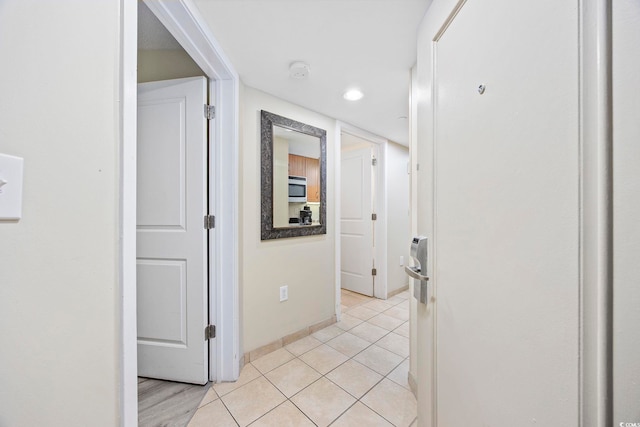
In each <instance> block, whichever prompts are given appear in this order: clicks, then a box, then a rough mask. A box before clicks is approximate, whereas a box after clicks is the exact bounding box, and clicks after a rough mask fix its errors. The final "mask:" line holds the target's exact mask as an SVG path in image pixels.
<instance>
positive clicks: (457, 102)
mask: <svg viewBox="0 0 640 427" xmlns="http://www.w3.org/2000/svg"><path fill="white" fill-rule="evenodd" d="M543 22H544V23H545V24H544V25H542V24H541V23H543ZM577 35H578V27H577V16H576V11H575V8H574V7H573V6H572V5H569V4H566V2H564V3H563V2H555V1H551V0H543V1H538V2H525V3H522V2H510V1H507V0H490V1H485V2H467V3H465V4H464V6H462V9H461V10H460V12H459V13H458V14H457V15H456V16H455V18H453V22H452V23H451V24H450V26H449V27H448V28H447V29H446V31H445V32H444V35H443V36H442V38H441V39H440V40H439V41H438V42H437V45H436V56H435V66H436V86H435V87H436V98H435V108H436V133H435V144H436V147H435V150H434V152H435V160H434V161H435V174H434V178H435V203H434V206H435V211H434V218H435V219H434V225H435V233H434V253H435V258H434V272H435V277H434V283H435V295H436V301H437V302H436V304H437V309H436V325H437V326H436V328H437V329H436V361H437V362H436V383H437V389H436V396H437V397H436V399H437V401H436V405H437V421H438V423H437V425H438V426H443V427H447V426H464V425H475V426H489V425H490V426H496V427H498V426H511V425H534V424H535V425H548V426H551V425H553V426H556V425H557V426H560V425H562V426H576V425H577V415H576V414H578V384H579V382H578V368H579V361H578V354H579V341H578V337H579V335H578V324H579V276H578V271H579V257H578V254H579V251H578V249H579V247H578V242H579V236H578V230H579V209H578V206H579V205H578V201H579V199H578V196H579V181H578V177H579V170H578V159H579V152H578V146H579V144H578V142H579V140H578V96H577V89H578V79H577V77H578V58H577V56H576V55H575V52H577V49H576V46H578V40H577ZM481 84H483V85H485V86H486V89H485V91H484V93H482V94H481V93H479V91H478V90H477V89H478V87H479V85H481Z"/></svg>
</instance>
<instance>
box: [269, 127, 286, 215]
mask: <svg viewBox="0 0 640 427" xmlns="http://www.w3.org/2000/svg"><path fill="white" fill-rule="evenodd" d="M273 226H274V227H288V226H289V142H288V141H287V140H286V139H282V138H278V137H274V138H273Z"/></svg>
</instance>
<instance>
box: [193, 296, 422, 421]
mask: <svg viewBox="0 0 640 427" xmlns="http://www.w3.org/2000/svg"><path fill="white" fill-rule="evenodd" d="M408 298H409V294H408V292H406V291H405V292H402V293H401V294H398V295H396V296H394V297H392V298H389V299H388V300H377V299H374V298H369V297H366V296H363V295H359V294H356V293H353V292H349V291H345V290H343V291H342V319H341V321H340V322H338V323H336V324H335V325H331V326H329V327H327V328H324V329H322V330H320V331H318V332H316V333H314V334H312V335H310V336H308V337H305V338H302V339H300V340H298V341H295V342H293V343H291V344H289V345H287V346H286V347H284V348H281V349H278V350H276V351H274V352H272V353H269V354H267V355H265V356H262V357H261V358H259V359H257V360H255V361H253V362H251V363H248V364H246V365H245V366H244V368H243V370H242V372H241V374H240V378H239V379H238V381H237V382H235V383H222V384H215V385H214V386H213V387H212V388H211V389H210V390H209V391H208V392H207V395H206V396H205V397H204V399H203V400H202V402H201V403H200V406H199V407H198V410H197V411H196V413H195V415H194V416H193V418H192V419H191V422H190V423H189V427H203V426H206V427H226V426H234V427H237V426H242V427H244V426H248V425H250V426H277V427H285V426H292V427H298V426H320V427H323V426H328V425H331V426H340V427H360V426H367V427H370V426H396V427H409V426H416V425H417V421H416V400H415V398H414V396H413V394H412V393H411V391H410V389H409V384H408V382H407V374H408V369H409V358H408V356H409V338H408V337H409V324H408V319H409V301H408Z"/></svg>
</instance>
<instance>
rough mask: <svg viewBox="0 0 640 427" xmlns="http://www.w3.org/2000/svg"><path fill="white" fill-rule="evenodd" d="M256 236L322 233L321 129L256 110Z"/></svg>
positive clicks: (323, 136)
mask: <svg viewBox="0 0 640 427" xmlns="http://www.w3.org/2000/svg"><path fill="white" fill-rule="evenodd" d="M260 128H261V130H260V132H261V152H262V164H261V169H262V203H261V209H262V211H261V212H262V224H261V227H262V231H261V238H262V240H266V239H278V238H282V237H297V236H310V235H314V234H326V232H327V226H326V141H327V136H326V135H327V133H326V131H325V130H324V129H319V128H316V127H314V126H311V125H307V124H305V123H301V122H297V121H295V120H291V119H288V118H286V117H282V116H278V115H276V114H273V113H269V112H268V111H261V126H260Z"/></svg>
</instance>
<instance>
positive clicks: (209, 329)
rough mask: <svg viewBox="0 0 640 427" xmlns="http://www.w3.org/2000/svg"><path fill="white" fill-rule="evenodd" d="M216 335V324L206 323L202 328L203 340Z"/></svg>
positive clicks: (210, 338)
mask: <svg viewBox="0 0 640 427" xmlns="http://www.w3.org/2000/svg"><path fill="white" fill-rule="evenodd" d="M215 337H216V325H207V326H206V327H205V328H204V340H205V341H207V340H212V339H214V338H215Z"/></svg>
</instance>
